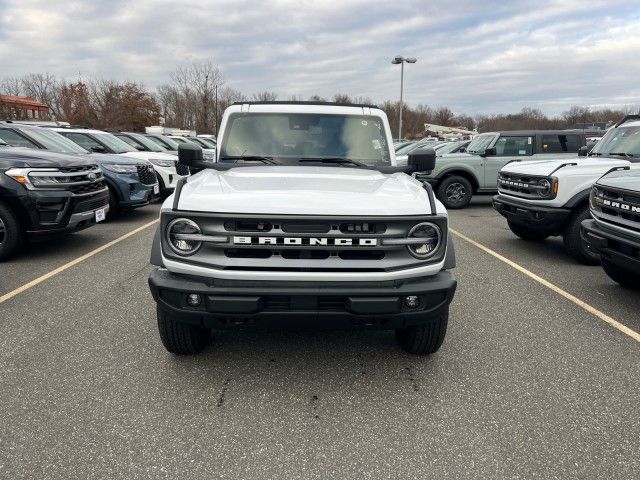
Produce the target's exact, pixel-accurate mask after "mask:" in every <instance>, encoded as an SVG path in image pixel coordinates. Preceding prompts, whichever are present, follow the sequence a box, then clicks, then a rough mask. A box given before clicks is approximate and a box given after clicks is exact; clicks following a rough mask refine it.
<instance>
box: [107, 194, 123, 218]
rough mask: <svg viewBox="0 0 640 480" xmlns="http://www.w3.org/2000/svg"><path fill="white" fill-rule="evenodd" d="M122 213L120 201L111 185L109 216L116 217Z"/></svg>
mask: <svg viewBox="0 0 640 480" xmlns="http://www.w3.org/2000/svg"><path fill="white" fill-rule="evenodd" d="M119 213H120V204H119V202H118V196H117V194H116V192H114V191H113V189H112V188H111V187H109V214H108V215H107V217H109V218H110V219H111V218H114V217H117V216H118V214H119Z"/></svg>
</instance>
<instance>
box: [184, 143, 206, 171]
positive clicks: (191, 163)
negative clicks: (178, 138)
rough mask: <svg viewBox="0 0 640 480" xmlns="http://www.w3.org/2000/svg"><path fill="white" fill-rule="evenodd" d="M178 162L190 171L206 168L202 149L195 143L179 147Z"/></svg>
mask: <svg viewBox="0 0 640 480" xmlns="http://www.w3.org/2000/svg"><path fill="white" fill-rule="evenodd" d="M178 162H179V163H180V165H186V166H187V167H189V168H190V169H201V168H206V167H207V164H206V163H205V161H204V155H203V153H202V147H201V146H200V145H196V144H195V143H191V142H185V143H181V144H180V145H179V146H178Z"/></svg>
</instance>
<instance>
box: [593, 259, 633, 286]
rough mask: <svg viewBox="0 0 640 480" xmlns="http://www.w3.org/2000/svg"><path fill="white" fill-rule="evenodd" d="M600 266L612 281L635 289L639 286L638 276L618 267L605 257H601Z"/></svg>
mask: <svg viewBox="0 0 640 480" xmlns="http://www.w3.org/2000/svg"><path fill="white" fill-rule="evenodd" d="M602 268H603V270H604V273H606V274H607V275H609V278H610V279H611V280H613V281H614V282H617V283H619V284H620V285H622V286H623V287H625V288H634V289H637V288H638V287H639V286H640V276H639V275H634V274H633V273H631V272H629V271H627V270H625V269H623V268H620V267H619V266H618V265H616V264H615V263H612V262H611V261H609V260H607V259H606V258H603V259H602Z"/></svg>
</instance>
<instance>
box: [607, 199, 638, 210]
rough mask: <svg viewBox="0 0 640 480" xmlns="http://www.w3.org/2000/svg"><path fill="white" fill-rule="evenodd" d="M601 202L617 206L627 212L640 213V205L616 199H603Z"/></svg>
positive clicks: (609, 205) (613, 206) (608, 205)
mask: <svg viewBox="0 0 640 480" xmlns="http://www.w3.org/2000/svg"><path fill="white" fill-rule="evenodd" d="M599 200H600V199H599ZM600 203H601V204H602V205H604V206H606V207H611V208H616V209H618V210H624V211H627V212H633V213H640V206H636V205H630V204H628V203H622V202H617V201H615V200H606V199H601V200H600Z"/></svg>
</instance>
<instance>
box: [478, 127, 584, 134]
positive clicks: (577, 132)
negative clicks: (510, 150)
mask: <svg viewBox="0 0 640 480" xmlns="http://www.w3.org/2000/svg"><path fill="white" fill-rule="evenodd" d="M485 133H499V134H500V135H522V136H524V135H559V134H563V133H564V134H567V133H574V134H582V133H584V131H583V130H575V129H565V130H495V131H493V132H485Z"/></svg>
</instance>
